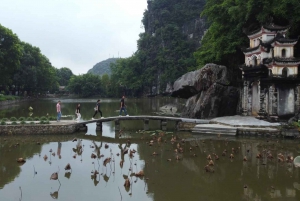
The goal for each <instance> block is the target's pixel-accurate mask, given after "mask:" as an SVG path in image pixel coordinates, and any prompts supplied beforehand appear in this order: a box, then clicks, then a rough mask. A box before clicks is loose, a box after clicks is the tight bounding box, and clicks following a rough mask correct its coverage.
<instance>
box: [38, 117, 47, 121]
mask: <svg viewBox="0 0 300 201" xmlns="http://www.w3.org/2000/svg"><path fill="white" fill-rule="evenodd" d="M40 120H41V121H47V120H48V118H47V117H45V116H42V117H41V118H40Z"/></svg>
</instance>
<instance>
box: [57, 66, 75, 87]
mask: <svg viewBox="0 0 300 201" xmlns="http://www.w3.org/2000/svg"><path fill="white" fill-rule="evenodd" d="M72 75H73V72H72V71H71V69H69V68H67V67H63V68H60V69H56V76H57V78H58V83H59V85H60V86H67V85H68V83H69V80H70V78H71V77H72Z"/></svg>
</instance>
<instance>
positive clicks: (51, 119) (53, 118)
mask: <svg viewBox="0 0 300 201" xmlns="http://www.w3.org/2000/svg"><path fill="white" fill-rule="evenodd" d="M48 119H49V120H50V121H54V120H56V117H55V116H50V117H48Z"/></svg>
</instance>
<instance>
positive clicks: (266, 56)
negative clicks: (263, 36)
mask: <svg viewBox="0 0 300 201" xmlns="http://www.w3.org/2000/svg"><path fill="white" fill-rule="evenodd" d="M260 54H261V59H264V58H271V57H272V52H271V51H270V52H262V53H260Z"/></svg>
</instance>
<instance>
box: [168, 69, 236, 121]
mask: <svg viewBox="0 0 300 201" xmlns="http://www.w3.org/2000/svg"><path fill="white" fill-rule="evenodd" d="M230 80H231V75H230V74H229V73H228V71H227V68H226V67H225V66H220V65H216V64H206V65H205V66H204V67H203V68H201V69H200V70H196V71H193V72H189V73H186V74H185V75H183V76H182V77H180V78H179V79H178V80H176V81H175V83H174V87H173V88H174V90H173V92H172V96H174V97H181V98H188V100H187V102H186V105H185V107H184V109H183V112H182V114H181V116H182V117H187V118H198V119H200V118H214V117H219V116H230V115H235V114H236V109H237V105H238V98H239V89H238V88H237V87H234V86H230Z"/></svg>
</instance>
